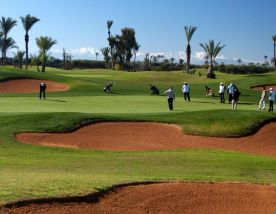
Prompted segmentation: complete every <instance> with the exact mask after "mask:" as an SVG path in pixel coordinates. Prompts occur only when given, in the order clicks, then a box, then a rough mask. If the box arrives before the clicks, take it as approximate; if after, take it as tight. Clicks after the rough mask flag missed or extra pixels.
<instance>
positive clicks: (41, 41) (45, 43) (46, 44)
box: [36, 36, 57, 72]
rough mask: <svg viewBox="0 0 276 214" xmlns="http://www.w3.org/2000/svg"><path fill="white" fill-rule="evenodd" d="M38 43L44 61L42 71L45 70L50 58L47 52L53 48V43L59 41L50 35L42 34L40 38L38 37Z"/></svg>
mask: <svg viewBox="0 0 276 214" xmlns="http://www.w3.org/2000/svg"><path fill="white" fill-rule="evenodd" d="M36 44H37V46H38V48H39V56H40V59H41V62H42V69H41V72H45V67H46V62H47V59H48V58H49V55H48V53H47V52H48V51H49V50H50V49H51V47H52V46H53V45H55V44H57V41H56V40H54V39H52V38H51V37H48V36H41V37H39V38H36Z"/></svg>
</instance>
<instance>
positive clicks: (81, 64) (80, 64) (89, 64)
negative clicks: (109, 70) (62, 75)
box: [72, 59, 105, 69]
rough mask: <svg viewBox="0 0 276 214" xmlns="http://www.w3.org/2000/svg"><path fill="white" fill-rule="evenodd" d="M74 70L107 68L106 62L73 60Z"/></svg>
mask: <svg viewBox="0 0 276 214" xmlns="http://www.w3.org/2000/svg"><path fill="white" fill-rule="evenodd" d="M72 64H73V65H72V67H73V68H79V69H87V68H103V69H104V68H105V62H104V61H95V60H81V59H78V60H73V63H72Z"/></svg>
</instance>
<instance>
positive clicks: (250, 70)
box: [215, 65, 273, 74]
mask: <svg viewBox="0 0 276 214" xmlns="http://www.w3.org/2000/svg"><path fill="white" fill-rule="evenodd" d="M215 69H216V70H218V71H220V72H223V73H229V74H258V73H265V72H270V71H272V70H273V69H272V68H271V67H269V66H261V65H218V66H215Z"/></svg>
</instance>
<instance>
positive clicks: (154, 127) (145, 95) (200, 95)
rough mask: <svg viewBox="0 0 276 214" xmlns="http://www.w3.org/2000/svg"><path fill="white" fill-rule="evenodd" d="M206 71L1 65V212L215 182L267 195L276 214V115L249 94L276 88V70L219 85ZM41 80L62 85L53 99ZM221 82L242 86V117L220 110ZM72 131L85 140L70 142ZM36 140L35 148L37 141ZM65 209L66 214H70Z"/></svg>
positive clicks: (223, 77) (224, 106)
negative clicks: (20, 87) (186, 91)
mask: <svg viewBox="0 0 276 214" xmlns="http://www.w3.org/2000/svg"><path fill="white" fill-rule="evenodd" d="M197 72H199V70H197ZM200 72H201V73H202V74H203V75H198V74H197V73H195V74H187V73H186V72H182V71H175V72H155V71H150V72H147V71H145V72H124V71H114V70H107V69H102V70H99V69H84V70H70V71H64V70H61V69H54V68H47V72H45V73H40V72H37V71H35V69H34V68H30V69H29V70H19V69H16V68H13V67H9V66H6V67H0V81H1V82H0V89H1V84H4V83H7V82H9V84H8V85H12V88H13V90H12V91H10V92H9V93H8V92H5V91H4V92H0V168H1V170H0V204H1V208H0V212H1V210H2V211H3V212H4V213H5V212H7V213H9V212H10V213H13V211H12V209H11V211H9V209H10V208H11V207H14V209H15V211H14V213H17V212H18V213H20V209H21V208H22V207H23V208H22V209H25V208H24V206H26V205H28V204H32V203H34V204H39V207H41V209H42V208H43V209H44V208H45V206H46V205H45V204H47V203H50V204H52V203H54V202H55V203H61V204H62V203H71V202H74V203H75V205H74V206H79V205H78V204H79V203H88V204H89V203H92V202H93V201H95V200H96V199H95V197H96V196H95V194H98V196H97V197H100V196H99V194H100V195H101V196H102V195H105V194H109V192H110V191H111V192H112V190H114V189H118V193H120V191H127V190H121V188H125V187H128V186H129V185H130V186H131V187H132V188H138V187H139V186H142V188H153V189H154V188H156V187H154V186H151V185H165V184H168V185H172V187H165V188H168V189H172V190H173V189H175V191H176V190H177V191H178V190H181V189H182V188H184V189H183V191H184V192H185V189H186V190H187V188H188V189H189V188H191V187H190V186H188V185H187V184H191V185H195V186H196V185H199V186H200V185H203V186H204V185H205V184H206V185H207V186H205V187H198V188H197V189H202V188H207V189H208V188H209V190H208V191H211V192H212V188H214V187H215V186H214V185H218V186H219V188H221V189H223V188H222V186H227V184H229V185H230V187H229V186H227V188H230V189H231V188H232V187H231V185H232V186H233V188H234V187H235V188H236V189H240V188H241V189H243V188H245V189H247V190H246V191H247V192H249V193H250V195H252V197H254V194H251V192H252V191H253V192H254V191H256V189H259V188H266V189H267V190H266V191H270V193H269V194H270V199H271V201H269V202H267V203H269V206H268V207H267V210H268V212H271V210H274V211H275V209H276V208H275V205H273V203H274V204H275V194H276V188H275V183H276V159H275V157H276V152H275V151H276V143H275V140H274V139H275V137H276V135H275V121H276V115H275V113H274V112H268V111H267V110H266V111H263V110H259V109H258V102H259V99H260V93H261V91H260V90H253V89H251V87H253V86H260V85H274V84H276V75H275V72H269V73H263V74H251V75H250V74H248V75H238V74H236V75H233V74H226V73H220V72H216V79H208V78H206V73H207V70H205V69H200ZM30 80H31V81H30ZM34 80H37V82H35V81H34ZM12 81H15V82H14V84H12ZM18 81H19V82H20V81H27V82H29V84H31V83H32V82H34V83H35V84H36V86H37V91H32V90H30V91H26V92H25V93H20V91H17V90H16V88H17V84H21V83H18ZM40 81H45V82H46V81H48V83H49V84H50V83H51V82H52V84H53V85H55V87H56V89H53V90H52V91H51V90H50V89H49V91H47V90H46V95H47V96H46V99H45V100H44V99H39V97H38V92H39V82H40ZM110 81H115V84H114V86H113V88H112V93H105V92H104V91H103V87H104V86H105V84H106V83H108V82H110ZM184 81H187V82H188V83H189V85H190V87H191V93H190V95H191V102H187V101H184V99H183V94H182V91H181V88H182V85H183V82H184ZM30 82H31V83H30ZM220 82H224V83H225V85H229V84H230V83H234V84H235V85H236V86H237V87H238V88H239V90H240V91H241V97H240V99H239V102H238V107H237V110H235V111H233V110H232V108H231V104H228V102H226V103H220V101H219V96H218V86H219V84H220ZM60 84H61V86H62V87H61V86H60ZM149 84H153V85H156V86H157V87H158V88H159V89H160V95H159V96H158V95H151V93H150V90H149ZM205 85H208V87H211V88H212V89H213V90H214V93H215V96H214V97H206V96H205ZM53 87H54V86H53ZM169 87H173V88H174V91H175V94H176V99H175V102H174V110H173V111H168V104H167V99H166V96H165V95H164V91H166V90H167V89H168V88H169ZM6 88H7V87H6ZM30 88H31V87H30ZM55 90H56V91H55ZM0 91H1V90H0ZM226 97H227V95H226ZM121 125H122V126H121ZM97 126H99V127H98V128H97ZM167 128H168V130H167ZM82 130H83V131H82ZM85 130H86V131H85ZM74 133H79V134H75V135H70V134H74ZM32 134H33V135H35V136H36V138H37V141H36V140H33V142H29V141H30V140H32ZM40 134H42V137H40ZM43 134H44V135H46V136H44V135H43ZM60 134H61V135H62V136H60V137H59V138H57V139H55V136H56V137H58V136H59V135H60ZM90 134H91V136H92V137H90V138H89V136H90ZM22 135H23V136H22ZM185 136H186V137H187V138H185ZM47 137H48V138H47ZM82 137H83V138H82ZM205 137H207V138H205ZM42 138H43V139H44V140H45V142H44V143H43V142H42V140H43V139H42ZM199 138H200V139H199ZM41 139H42V140H41ZM47 139H48V141H47ZM54 139H55V140H54ZM66 139H67V140H66ZM112 139H116V142H115V141H114V142H113V141H112ZM162 139H165V140H163V141H162ZM185 139H186V140H185ZM39 140H41V142H40V141H39ZM198 140H200V142H198V143H197V141H198ZM224 140H226V144H225V142H224ZM46 141H47V142H46ZM69 141H70V142H71V143H70V142H69ZM82 141H83V142H82ZM92 141H93V142H92ZM67 142H68V143H67ZM90 142H91V145H92V144H93V145H94V146H93V145H92V146H91V145H89V143H90ZM99 142H100V143H99ZM136 142H137V144H136ZM143 142H144V143H143ZM216 142H218V143H216ZM59 143H60V145H59ZM82 143H83V144H82ZM101 143H102V144H103V145H99V144H101ZM227 143H229V144H228V145H227ZM235 143H239V145H234V144H235ZM147 144H149V145H147ZM220 144H224V145H220ZM230 144H232V146H231V145H230ZM245 144H246V145H245ZM116 146H117V147H116ZM109 148H110V149H109ZM112 148H113V149H112ZM136 184H137V185H138V184H140V185H138V186H136ZM174 185H180V186H181V185H184V186H181V187H175V186H174ZM185 185H187V186H188V187H187V188H186V187H185ZM208 185H211V187H208ZM212 185H213V186H212ZM235 185H241V186H239V187H236V186H235ZM233 188H232V190H231V191H233ZM235 188H234V189H235ZM248 188H249V189H250V191H251V192H250V191H249V190H248ZM147 191H149V192H151V191H153V192H154V191H155V190H145V192H147ZM156 191H157V190H156ZM187 191H188V190H187ZM206 191H207V190H206ZM224 191H226V190H224ZM229 191H230V190H229ZM229 191H228V192H227V191H226V193H225V194H226V195H228V196H229ZM262 191H264V190H262ZM116 192H117V190H116V191H115V193H116ZM222 192H223V191H222ZM234 192H235V191H234ZM115 193H112V194H115ZM120 194H122V195H123V193H120ZM141 194H145V198H146V193H141ZM158 194H161V193H158ZM198 194H199V193H198ZM200 194H202V193H200ZM233 194H235V193H233ZM269 194H268V195H267V196H268V197H269ZM91 195H92V196H91ZM230 195H231V194H230ZM118 197H119V196H118ZM149 197H152V196H149ZM167 197H168V196H167ZM209 197H211V196H210V195H209ZM256 197H257V198H258V196H256ZM89 198H90V199H91V200H90V199H89ZM89 200H90V201H89ZM122 200H123V199H122ZM137 200H138V199H137ZM171 200H172V201H177V200H176V199H173V198H172V199H171ZM96 201H97V200H96ZM134 201H135V200H134ZM172 201H171V202H172ZM180 201H181V200H180ZM43 203H45V204H44V205H43ZM93 203H94V202H93ZM168 203H169V202H168ZM179 203H180V202H179ZM243 203H244V204H246V202H243ZM248 203H249V202H248ZM256 204H258V203H256ZM23 205H24V206H23ZM47 206H48V205H47ZM55 206H57V205H55ZM163 206H164V207H165V206H166V204H165V205H164V204H163ZM248 206H250V203H249V205H248ZM69 207H70V206H69ZM243 208H244V207H243ZM16 209H18V210H17V211H16ZM34 209H38V208H34ZM63 209H64V208H62V209H61V210H59V211H58V212H59V213H66V209H65V210H63ZM70 209H73V208H72V207H71V208H70ZM83 209H84V210H85V209H88V208H87V207H85V206H84V207H83ZM133 209H134V208H133ZM237 209H238V206H237ZM62 210H63V212H62ZM136 210H137V209H136ZM218 210H219V209H218ZM239 210H241V209H239ZM44 211H45V210H44ZM121 211H122V212H127V211H126V210H121ZM21 212H22V213H24V212H23V211H21ZM25 212H26V210H25ZM37 212H38V211H37ZM48 212H49V213H51V210H50V211H49V210H48ZM110 212H111V211H110ZM118 212H119V211H118ZM176 212H177V209H176Z"/></svg>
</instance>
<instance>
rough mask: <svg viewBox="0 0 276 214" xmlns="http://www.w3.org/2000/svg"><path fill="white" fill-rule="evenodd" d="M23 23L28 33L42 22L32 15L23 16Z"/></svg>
mask: <svg viewBox="0 0 276 214" xmlns="http://www.w3.org/2000/svg"><path fill="white" fill-rule="evenodd" d="M20 19H21V21H22V24H23V27H24V29H25V31H26V33H28V32H29V30H30V29H31V28H32V26H33V25H34V24H35V23H36V22H38V21H40V19H38V18H36V17H34V16H31V15H30V14H28V15H26V16H25V17H23V16H21V17H20Z"/></svg>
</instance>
